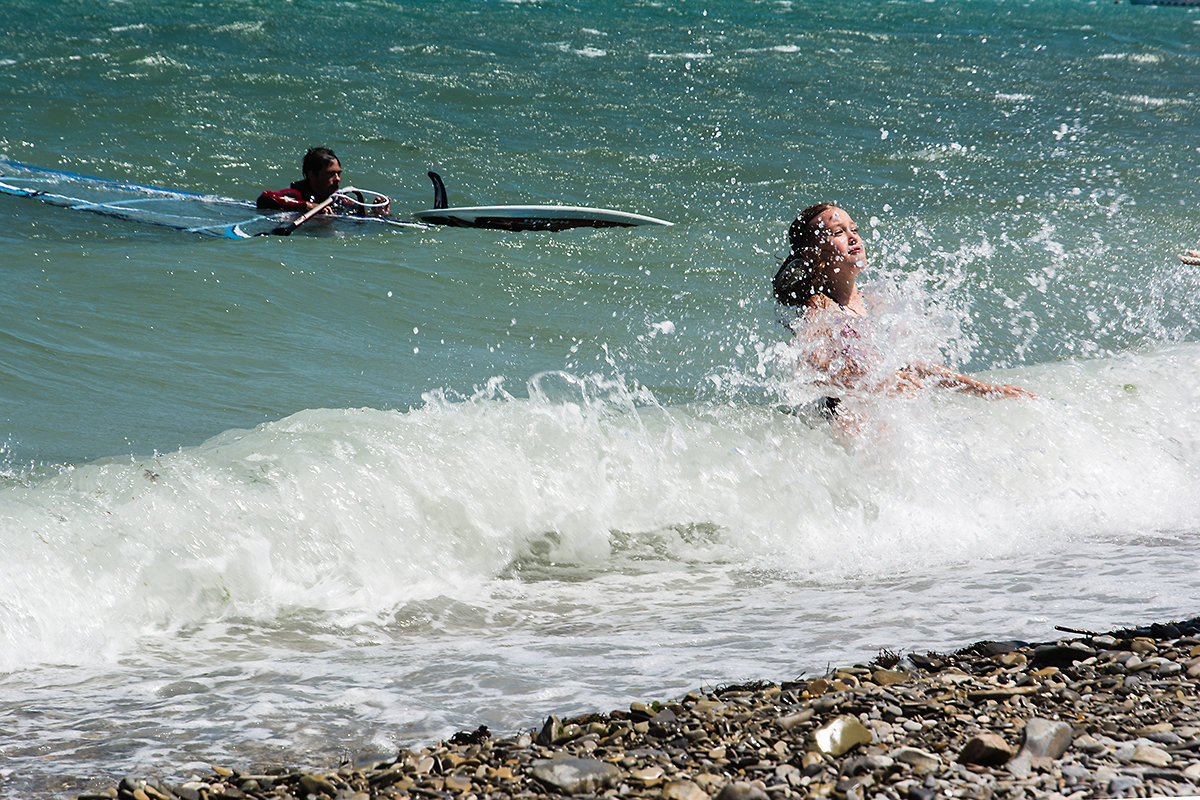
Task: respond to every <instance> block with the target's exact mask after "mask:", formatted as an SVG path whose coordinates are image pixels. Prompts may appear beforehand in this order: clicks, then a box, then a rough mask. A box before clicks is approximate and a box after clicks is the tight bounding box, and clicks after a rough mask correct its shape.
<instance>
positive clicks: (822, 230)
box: [774, 203, 866, 306]
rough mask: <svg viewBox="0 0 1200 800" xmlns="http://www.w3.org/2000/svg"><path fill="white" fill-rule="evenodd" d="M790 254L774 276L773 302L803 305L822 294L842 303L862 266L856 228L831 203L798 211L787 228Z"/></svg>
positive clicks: (860, 243)
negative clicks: (797, 214) (798, 213)
mask: <svg viewBox="0 0 1200 800" xmlns="http://www.w3.org/2000/svg"><path fill="white" fill-rule="evenodd" d="M788 241H789V244H790V246H791V252H790V253H789V254H788V257H787V258H786V259H785V260H784V262H783V266H781V267H780V268H779V271H778V272H777V273H775V280H774V289H775V299H776V300H778V301H779V302H780V303H783V304H784V305H789V306H803V305H806V304H807V303H808V302H809V300H811V299H812V298H813V297H814V296H816V295H819V294H823V295H825V296H827V297H829V298H830V299H831V300H833V301H835V302H837V303H845V302H846V301H847V300H848V298H849V296H850V294H851V293H852V292H853V291H854V278H855V276H857V275H858V273H859V272H860V271H862V268H863V267H864V266H865V265H866V261H865V258H866V250H865V248H864V246H863V240H862V238H861V237H860V236H859V235H858V226H857V225H856V224H855V222H854V220H853V219H851V218H850V215H849V214H848V213H846V211H845V210H844V209H842V208H839V207H838V206H837V205H835V204H834V203H817V204H816V205H813V206H809V207H808V208H806V209H804V210H803V211H801V212H800V215H799V216H798V217H796V220H795V221H794V222H793V223H792V225H791V227H790V228H789V229H788Z"/></svg>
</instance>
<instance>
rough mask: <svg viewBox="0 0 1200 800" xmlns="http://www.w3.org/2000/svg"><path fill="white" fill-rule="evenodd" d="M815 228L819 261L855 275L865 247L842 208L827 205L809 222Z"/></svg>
mask: <svg viewBox="0 0 1200 800" xmlns="http://www.w3.org/2000/svg"><path fill="white" fill-rule="evenodd" d="M809 224H810V225H812V226H813V227H814V228H816V230H817V250H818V252H819V254H820V257H819V261H820V262H821V263H824V264H825V265H826V267H827V268H829V269H833V270H835V271H838V272H840V271H842V270H848V271H849V272H850V274H851V275H857V274H858V273H859V272H860V271H862V268H863V267H865V266H866V265H867V260H866V259H867V251H866V248H865V247H864V246H863V240H862V238H861V237H859V235H858V225H856V224H855V222H854V220H852V219H850V215H849V214H847V213H846V212H845V211H844V210H843V209H840V208H838V207H837V206H834V207H833V208H827V209H825V210H824V211H822V212H821V213H820V214H818V215H817V216H816V217H814V218H813V220H812V222H810V223H809Z"/></svg>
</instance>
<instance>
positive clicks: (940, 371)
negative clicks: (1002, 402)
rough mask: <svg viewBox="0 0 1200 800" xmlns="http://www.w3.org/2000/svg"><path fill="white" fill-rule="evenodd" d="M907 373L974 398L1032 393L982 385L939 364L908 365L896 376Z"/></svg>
mask: <svg viewBox="0 0 1200 800" xmlns="http://www.w3.org/2000/svg"><path fill="white" fill-rule="evenodd" d="M904 373H907V374H908V375H911V376H913V377H915V378H918V379H921V378H924V379H927V380H930V381H932V382H933V385H934V386H938V387H940V388H943V389H953V390H955V391H958V392H963V393H964V394H971V395H975V396H976V397H987V398H1000V397H1025V398H1032V397H1033V396H1034V394H1033V392H1029V391H1026V390H1025V389H1022V388H1020V387H1017V386H1012V385H1009V384H1000V385H996V384H991V383H984V382H983V381H981V380H977V379H975V378H972V377H971V376H970V375H964V374H962V373H961V372H955V371H954V370H952V369H950V368H949V367H944V366H942V365H941V364H910V365H909V366H907V367H905V368H904V369H902V370H900V373H898V374H904Z"/></svg>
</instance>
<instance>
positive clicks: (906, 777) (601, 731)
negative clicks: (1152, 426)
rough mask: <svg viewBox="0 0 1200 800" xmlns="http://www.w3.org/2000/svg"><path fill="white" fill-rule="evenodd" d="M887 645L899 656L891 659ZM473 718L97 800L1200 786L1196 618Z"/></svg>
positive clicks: (1141, 790)
mask: <svg viewBox="0 0 1200 800" xmlns="http://www.w3.org/2000/svg"><path fill="white" fill-rule="evenodd" d="M893 655H895V654H893ZM888 661H889V663H887V664H886V666H887V668H886V669H884V668H880V665H879V664H876V665H875V666H865V665H857V666H853V667H844V668H839V669H831V670H830V671H829V673H828V674H826V675H823V676H821V677H819V678H814V679H812V680H797V681H789V682H784V683H782V684H772V683H765V682H763V683H755V684H747V685H742V686H725V687H718V688H716V689H713V690H711V691H705V692H694V693H692V694H689V695H687V696H686V697H684V698H683V699H681V700H679V701H677V702H667V703H648V704H645V703H632V704H631V705H630V707H629V710H627V711H626V710H617V711H612V712H610V713H608V714H590V715H586V716H582V717H576V718H572V719H559V718H557V717H554V716H552V717H550V718H548V719H547V720H546V721H545V723H544V724H543V725H541V726H540V727H539V728H537V729H535V730H534V731H529V732H526V733H518V734H516V735H513V736H509V737H500V738H497V737H493V736H492V735H491V733H490V732H489V731H488V730H487V728H485V727H482V726H480V727H479V728H478V729H477V730H475V731H472V732H464V733H460V734H456V735H455V736H453V737H451V739H450V740H449V741H447V742H439V743H437V744H435V745H430V746H428V747H423V748H421V749H419V750H413V751H410V750H404V751H401V752H400V753H399V754H397V756H396V757H395V758H394V759H390V760H387V761H384V762H382V763H378V764H375V765H373V766H370V767H351V766H342V767H340V768H334V769H330V770H291V769H272V770H260V771H259V772H257V773H256V774H249V773H243V772H239V771H235V770H232V769H229V768H226V767H214V768H213V771H212V773H211V774H208V775H197V776H192V777H189V778H186V779H183V780H178V781H175V782H172V781H158V780H146V779H137V778H126V779H125V780H123V781H121V782H120V784H119V785H118V786H117V787H115V788H108V789H105V790H103V791H99V792H96V793H94V794H90V795H81V797H82V798H87V799H88V800H99V799H100V798H104V800H114V798H117V799H119V800H226V799H227V798H228V799H229V800H233V798H238V799H239V800H241V799H244V798H246V799H249V800H309V798H315V800H374V798H397V799H405V800H408V799H411V800H502V799H503V800H507V799H508V798H513V799H514V800H535V798H538V797H545V796H570V795H577V796H586V797H604V798H613V800H616V798H643V797H644V798H663V800H705V799H706V798H717V800H778V798H790V797H798V798H800V797H834V798H838V800H844V799H849V798H866V797H872V798H891V799H893V800H902V799H903V800H907V799H908V798H912V799H913V800H918V799H920V798H932V797H966V798H980V800H982V799H983V798H1014V800H1015V799H1016V798H1033V797H1037V798H1055V797H1077V798H1090V797H1121V796H1130V797H1132V796H1137V797H1145V796H1179V795H1192V794H1197V793H1198V792H1200V618H1197V619H1193V620H1190V621H1187V622H1180V623H1172V624H1166V625H1151V626H1148V627H1146V628H1138V629H1128V630H1121V631H1114V632H1112V633H1108V634H1095V633H1091V632H1081V633H1080V635H1078V636H1077V637H1076V638H1069V639H1062V640H1059V641H1055V642H1046V643H1042V644H1039V645H1031V644H1026V643H1023V642H979V643H976V644H974V645H971V646H970V647H967V648H964V649H963V650H961V651H959V652H957V653H953V654H936V653H928V654H925V655H917V654H909V655H908V656H906V657H902V658H891V659H889V660H888Z"/></svg>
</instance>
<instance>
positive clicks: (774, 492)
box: [0, 346, 1200, 669]
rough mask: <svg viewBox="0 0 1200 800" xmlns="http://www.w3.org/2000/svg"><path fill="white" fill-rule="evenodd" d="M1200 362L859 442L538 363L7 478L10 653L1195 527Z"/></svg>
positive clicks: (1098, 375) (883, 417)
mask: <svg viewBox="0 0 1200 800" xmlns="http://www.w3.org/2000/svg"><path fill="white" fill-rule="evenodd" d="M1198 361H1200V350H1197V349H1196V348H1195V347H1191V346H1186V347H1185V346H1180V347H1177V348H1170V349H1165V350H1162V351H1159V352H1157V353H1153V354H1144V355H1138V356H1132V355H1131V356H1126V357H1121V358H1116V359H1110V360H1106V361H1097V362H1082V363H1077V364H1062V365H1058V366H1054V367H1044V368H1037V369H1034V370H1026V371H1023V372H1022V373H1021V374H1020V375H1019V376H1012V375H1006V376H1005V377H1004V379H1005V380H1016V379H1019V380H1020V381H1021V382H1022V383H1026V384H1029V385H1030V386H1031V387H1032V388H1033V389H1034V390H1035V391H1036V392H1038V393H1039V394H1040V395H1041V399H1039V400H1037V401H1034V402H991V403H988V402H983V401H979V400H974V399H967V398H959V397H941V396H939V397H923V398H919V399H910V400H903V401H879V402H878V404H877V405H876V407H875V408H874V410H873V411H872V412H871V414H873V415H874V416H873V417H872V420H873V422H872V424H871V427H870V428H869V430H868V431H867V432H865V433H864V434H861V435H860V436H859V437H857V438H855V439H853V440H850V441H842V440H840V439H839V438H838V437H836V436H833V435H831V434H830V431H829V430H827V429H826V428H825V426H824V425H816V426H815V427H814V426H813V425H812V424H811V423H809V422H806V421H805V420H804V419H802V418H797V417H794V416H791V415H788V414H781V413H778V412H776V411H774V410H772V409H771V408H769V407H760V406H750V407H747V406H743V407H730V406H726V405H720V406H707V405H701V406H690V405H689V406H684V407H664V406H661V405H659V404H658V403H657V402H656V401H655V400H654V398H653V396H652V395H650V394H649V393H648V392H646V391H645V390H639V389H630V388H628V387H625V386H623V385H622V384H621V383H620V382H611V381H602V380H599V379H597V378H580V377H576V376H572V375H569V374H566V373H548V374H545V375H542V376H539V377H538V378H536V379H535V380H534V381H533V382H532V383H531V385H530V398H529V399H527V400H519V399H516V398H512V397H508V396H507V395H505V394H504V393H503V391H501V390H500V389H498V388H496V387H493V388H492V389H491V390H489V391H488V392H485V393H484V394H481V395H480V396H477V397H475V398H473V399H470V400H467V401H461V402H451V401H448V400H444V399H439V398H437V397H431V398H430V402H429V404H428V405H427V406H426V407H424V408H422V409H418V410H414V411H411V412H407V413H400V412H393V411H374V410H369V409H358V410H314V411H306V412H303V413H300V414H296V415H294V416H291V417H288V418H287V419H284V420H280V421H279V422H275V423H270V424H267V425H263V426H261V427H259V428H257V429H255V430H253V431H234V432H230V433H227V434H225V435H223V436H219V437H216V438H215V439H213V440H211V441H209V442H207V443H205V444H204V445H202V446H199V447H196V448H191V449H185V450H183V451H180V452H176V453H171V454H165V455H162V456H160V457H158V458H155V459H153V460H146V461H137V462H130V461H128V460H122V461H111V462H105V463H96V464H90V465H85V466H80V467H76V468H71V469H67V470H65V471H64V472H63V473H62V474H59V475H52V476H32V475H31V476H26V477H24V478H22V479H21V480H19V481H18V480H10V481H9V485H7V486H5V487H4V488H3V490H2V492H0V512H2V518H3V531H2V535H3V537H4V539H5V541H6V542H9V543H10V545H9V565H8V568H7V569H6V571H5V573H4V575H3V577H2V578H0V603H2V604H3V606H4V608H5V609H6V614H5V616H4V622H3V628H2V630H0V634H2V640H3V642H4V648H3V652H4V654H5V659H6V660H5V664H4V666H5V667H6V668H8V669H13V668H20V667H23V666H32V665H33V664H36V663H42V662H67V661H78V660H82V661H89V660H95V659H100V660H112V659H115V658H118V657H121V656H123V655H126V654H127V653H128V652H129V648H130V647H132V646H134V643H135V642H137V641H138V640H139V638H140V637H146V636H149V637H151V640H157V639H159V638H160V637H163V636H168V635H175V634H177V633H178V632H179V631H180V630H183V629H187V628H189V627H194V626H197V625H207V624H212V623H214V622H218V621H221V620H227V619H230V618H243V619H254V620H258V621H259V623H260V624H274V623H273V622H272V621H278V620H283V619H286V618H288V617H289V616H290V615H293V614H296V613H301V614H316V615H317V616H318V617H319V618H324V619H326V620H327V621H328V622H329V623H332V624H338V625H354V624H360V623H363V622H365V621H371V620H375V621H378V620H382V619H387V618H389V617H390V616H391V615H394V614H395V613H396V612H397V609H401V608H404V607H405V606H406V605H407V604H411V603H420V602H428V601H431V600H433V599H436V598H452V599H453V600H455V601H456V602H464V603H467V604H473V603H477V602H482V598H484V597H486V596H488V595H489V594H490V593H492V592H494V591H496V586H497V585H498V584H497V583H496V582H497V581H500V582H501V583H503V582H504V581H506V580H509V579H511V578H512V577H514V576H519V575H521V574H522V570H523V569H533V570H534V571H539V570H548V572H549V574H555V570H556V567H555V566H554V565H560V566H563V567H564V568H567V569H582V570H584V571H585V572H590V571H593V570H600V571H601V572H604V571H607V570H616V571H617V572H623V571H625V570H628V569H630V568H631V566H630V565H631V564H633V563H636V562H639V561H641V560H643V559H651V560H661V561H664V562H665V566H663V567H662V569H665V570H666V573H665V574H668V575H669V574H671V573H672V572H674V571H675V570H677V569H680V568H682V567H683V565H686V564H693V563H698V564H711V563H728V564H737V565H741V566H742V567H753V566H754V565H759V564H761V565H762V566H764V567H765V566H767V565H769V566H770V568H771V569H780V570H784V571H786V572H787V573H790V574H794V575H799V576H807V577H806V579H807V580H815V581H817V582H820V583H823V582H826V581H839V580H844V579H846V578H847V577H849V576H854V575H859V576H868V575H880V576H881V575H886V574H892V573H894V572H897V571H901V572H904V571H911V570H914V569H916V570H924V571H930V572H933V573H935V574H936V573H938V572H940V571H941V570H944V569H946V568H947V565H948V564H951V563H954V562H957V561H960V560H963V559H967V560H974V559H991V558H1002V557H1009V556H1012V555H1014V554H1019V553H1021V552H1023V551H1025V550H1026V549H1027V548H1028V547H1029V546H1030V545H1031V543H1034V542H1036V543H1037V547H1039V548H1048V549H1050V550H1056V549H1061V548H1063V547H1066V546H1068V544H1069V543H1070V542H1076V541H1080V540H1090V539H1094V538H1096V537H1108V536H1113V537H1118V538H1125V537H1136V536H1153V535H1158V534H1160V533H1162V532H1165V531H1177V530H1187V529H1189V528H1190V526H1191V525H1192V524H1193V521H1194V519H1195V516H1196V512H1197V510H1198V509H1197V508H1196V506H1197V501H1196V500H1195V499H1194V497H1193V494H1194V493H1193V492H1192V491H1191V487H1193V486H1194V485H1195V481H1196V478H1197V470H1198V469H1200V454H1198V453H1200V450H1198V446H1197V442H1198V441H1200V433H1198V429H1200V426H1197V425H1196V424H1195V423H1193V422H1191V420H1193V419H1194V418H1195V413H1194V411H1195V409H1194V408H1193V407H1192V406H1193V403H1192V399H1191V398H1192V396H1193V395H1194V392H1195V388H1196V387H1195V385H1194V383H1195V380H1194V378H1192V379H1190V381H1191V382H1190V383H1189V378H1188V376H1194V375H1196V374H1200V370H1196V366H1197V362H1198ZM671 565H673V566H671ZM658 569H660V568H659V567H656V568H655V570H656V571H657V570H658ZM64 587H70V591H64ZM81 643H82V644H84V646H82V647H81V646H80V645H81Z"/></svg>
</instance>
